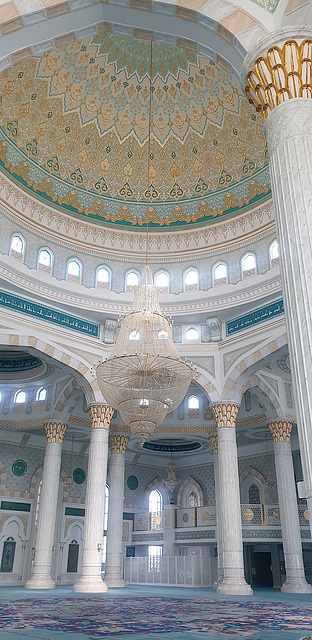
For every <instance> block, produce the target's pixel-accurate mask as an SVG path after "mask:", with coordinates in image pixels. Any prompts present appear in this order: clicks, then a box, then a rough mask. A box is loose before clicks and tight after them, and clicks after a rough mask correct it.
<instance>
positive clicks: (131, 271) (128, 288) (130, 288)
mask: <svg viewBox="0 0 312 640" xmlns="http://www.w3.org/2000/svg"><path fill="white" fill-rule="evenodd" d="M130 273H135V274H136V275H137V276H138V279H139V281H138V284H137V285H133V284H127V278H128V276H129V275H130ZM140 280H141V274H140V272H139V271H138V270H137V269H128V271H126V273H125V291H132V290H133V289H134V288H135V287H137V286H138V285H139V284H140Z"/></svg>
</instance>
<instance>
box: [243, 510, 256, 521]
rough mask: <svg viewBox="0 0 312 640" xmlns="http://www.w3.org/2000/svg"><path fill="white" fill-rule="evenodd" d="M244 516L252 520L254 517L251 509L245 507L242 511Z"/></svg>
mask: <svg viewBox="0 0 312 640" xmlns="http://www.w3.org/2000/svg"><path fill="white" fill-rule="evenodd" d="M243 515H244V518H245V520H252V519H253V517H254V513H253V511H252V510H251V509H245V511H244V514H243Z"/></svg>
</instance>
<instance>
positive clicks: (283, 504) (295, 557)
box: [268, 420, 312, 593]
mask: <svg viewBox="0 0 312 640" xmlns="http://www.w3.org/2000/svg"><path fill="white" fill-rule="evenodd" d="M268 427H269V429H270V431H271V434H272V438H273V442H274V457H275V469H276V479H277V491H278V501H279V510H280V518H281V527H282V539H283V550H284V557H285V568H286V582H285V584H284V585H282V591H285V592H286V593H311V592H312V587H311V586H310V585H309V584H308V583H307V581H306V579H305V574H304V566H303V558H302V544H301V535H300V524H299V515H298V505H297V494H296V484H295V475H294V465H293V459H292V453H291V444H290V434H291V429H292V423H291V422H289V421H287V420H279V421H275V422H270V424H269V425H268Z"/></svg>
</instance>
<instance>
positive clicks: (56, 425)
mask: <svg viewBox="0 0 312 640" xmlns="http://www.w3.org/2000/svg"><path fill="white" fill-rule="evenodd" d="M44 429H45V433H46V441H47V442H54V443H59V444H62V442H63V439H64V436H65V431H66V429H67V424H65V423H64V422H46V423H45V425H44Z"/></svg>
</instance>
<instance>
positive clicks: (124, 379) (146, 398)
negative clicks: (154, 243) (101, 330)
mask: <svg viewBox="0 0 312 640" xmlns="http://www.w3.org/2000/svg"><path fill="white" fill-rule="evenodd" d="M96 376H97V379H98V383H99V387H100V389H101V391H102V393H103V396H104V398H105V400H106V402H107V403H108V404H109V405H110V406H111V407H112V408H113V409H117V410H118V411H119V413H120V415H121V417H122V419H123V421H124V422H125V423H126V424H127V425H129V426H130V428H131V431H132V433H134V434H135V435H136V437H137V438H138V440H139V442H140V444H141V445H143V444H144V442H145V440H147V438H148V436H149V435H150V434H151V433H153V431H154V430H155V428H156V427H157V426H158V425H160V424H161V423H162V422H163V420H164V419H165V417H166V415H167V413H169V412H170V411H172V410H173V409H175V408H176V407H178V406H179V404H180V402H181V401H182V400H183V398H184V396H185V394H186V392H187V390H188V388H189V385H190V383H191V381H192V379H193V377H194V372H193V370H192V369H191V367H190V366H189V365H188V364H187V363H186V362H183V361H182V360H181V359H180V358H179V356H178V352H177V350H176V347H175V345H174V343H173V339H172V335H171V331H170V326H169V322H168V320H167V318H165V316H164V315H163V314H162V312H161V310H160V306H159V301H158V292H157V289H156V287H155V286H154V285H153V277H152V271H151V269H150V267H148V266H145V267H144V268H143V273H142V283H141V284H140V285H139V286H138V287H137V289H136V291H135V294H134V302H133V306H132V309H131V312H130V314H129V315H128V316H126V317H125V318H124V320H123V321H122V323H121V328H120V333H119V336H118V338H117V341H116V345H115V347H114V348H113V350H112V353H111V354H110V356H109V357H108V358H107V360H106V361H105V362H102V363H101V364H100V365H99V366H98V367H97V369H96Z"/></svg>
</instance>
